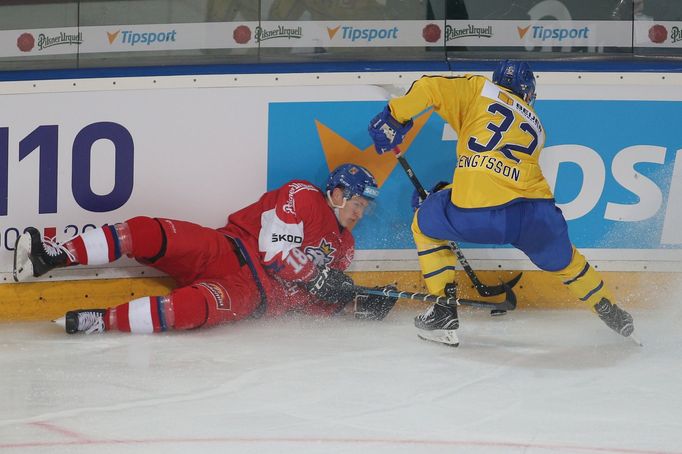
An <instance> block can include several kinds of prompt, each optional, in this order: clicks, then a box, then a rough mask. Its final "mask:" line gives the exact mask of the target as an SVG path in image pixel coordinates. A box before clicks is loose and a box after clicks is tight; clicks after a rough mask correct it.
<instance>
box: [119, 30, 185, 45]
mask: <svg viewBox="0 0 682 454" xmlns="http://www.w3.org/2000/svg"><path fill="white" fill-rule="evenodd" d="M176 38H177V31H176V30H175V29H173V30H169V31H161V32H142V33H140V32H134V31H132V30H116V31H115V32H107V39H108V40H109V44H110V45H113V44H125V45H128V46H131V47H132V46H135V45H142V46H151V45H152V44H154V43H169V42H175V41H176Z"/></svg>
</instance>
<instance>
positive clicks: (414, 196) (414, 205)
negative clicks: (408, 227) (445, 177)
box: [412, 181, 450, 210]
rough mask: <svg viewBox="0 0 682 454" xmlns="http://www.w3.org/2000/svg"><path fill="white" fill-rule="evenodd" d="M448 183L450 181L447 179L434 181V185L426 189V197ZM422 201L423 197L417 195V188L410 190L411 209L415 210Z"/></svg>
mask: <svg viewBox="0 0 682 454" xmlns="http://www.w3.org/2000/svg"><path fill="white" fill-rule="evenodd" d="M449 184H450V183H449V182H447V181H439V182H438V183H436V185H435V186H434V187H432V188H431V190H430V191H428V192H427V193H426V195H427V197H428V196H429V195H430V194H433V193H434V192H438V191H440V190H441V189H443V188H444V187H445V186H447V185H449ZM422 203H424V199H422V198H421V196H420V195H419V191H417V190H416V189H415V190H414V191H413V192H412V209H413V210H416V209H417V208H419V207H421V206H422Z"/></svg>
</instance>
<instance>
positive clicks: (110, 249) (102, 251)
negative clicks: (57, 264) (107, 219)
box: [64, 223, 132, 265]
mask: <svg viewBox="0 0 682 454" xmlns="http://www.w3.org/2000/svg"><path fill="white" fill-rule="evenodd" d="M131 243H132V241H131V238H130V231H129V229H128V225H127V224H126V223H122V224H115V225H105V226H104V227H100V228H98V229H93V230H88V231H87V232H85V233H83V234H81V235H78V236H77V237H75V238H74V239H72V240H69V241H67V242H66V243H65V244H64V247H65V248H66V249H67V250H68V251H69V252H71V254H72V255H73V257H74V260H71V258H69V262H68V264H73V263H80V264H81V265H103V264H105V263H110V262H113V261H114V260H116V259H118V258H119V257H121V255H124V254H127V253H129V252H130V251H131V249H132V247H131Z"/></svg>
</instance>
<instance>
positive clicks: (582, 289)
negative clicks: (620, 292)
mask: <svg viewBox="0 0 682 454" xmlns="http://www.w3.org/2000/svg"><path fill="white" fill-rule="evenodd" d="M550 273H551V274H554V275H555V276H557V277H558V278H559V279H561V281H562V282H563V284H564V285H565V286H567V287H568V289H569V290H570V291H571V293H573V294H574V295H575V296H576V297H577V298H578V299H579V300H580V301H583V302H585V303H586V304H587V305H588V306H589V307H590V309H592V310H594V305H595V304H597V303H598V302H599V301H601V299H602V298H606V299H608V300H609V301H611V302H613V297H612V296H611V292H610V291H609V289H608V288H607V287H606V284H605V283H604V280H603V279H602V277H601V275H600V274H599V273H598V272H597V271H596V270H595V269H594V268H592V266H591V265H590V264H589V263H587V260H586V259H585V257H584V256H583V255H582V254H581V253H580V252H578V250H577V249H576V248H575V246H574V247H573V257H572V258H571V263H569V264H568V266H567V267H566V268H564V269H563V270H560V271H550Z"/></svg>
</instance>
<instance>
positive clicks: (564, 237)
mask: <svg viewBox="0 0 682 454" xmlns="http://www.w3.org/2000/svg"><path fill="white" fill-rule="evenodd" d="M524 206H525V209H524V213H523V217H522V219H521V220H520V222H519V225H520V226H521V227H520V230H519V236H518V240H516V241H515V242H514V243H513V245H514V246H515V247H517V248H519V249H520V250H521V251H523V252H524V253H525V254H526V255H527V256H528V258H530V260H531V261H532V262H533V263H534V264H535V265H536V266H537V267H538V268H540V269H541V270H544V271H547V272H549V273H551V274H552V275H554V276H556V277H557V278H558V279H560V280H561V282H562V283H563V284H564V285H565V286H566V287H567V288H568V290H569V291H570V292H571V293H572V294H573V295H575V296H576V297H577V298H578V299H579V300H580V301H582V302H584V303H585V304H587V305H588V307H590V308H591V309H592V310H593V311H594V312H596V313H597V314H598V315H599V318H600V319H601V320H602V321H604V323H606V325H607V326H608V327H609V328H611V329H613V330H614V331H616V332H617V333H619V334H621V335H623V336H626V337H627V336H629V335H630V334H632V331H633V330H634V324H633V320H632V316H630V314H628V313H627V312H626V311H624V310H623V309H621V308H620V307H618V306H617V305H616V304H613V303H612V302H613V301H614V299H613V296H612V295H611V292H610V291H609V289H608V287H607V286H606V284H605V283H604V280H603V279H602V276H601V274H600V273H599V272H598V271H597V270H595V269H594V268H593V267H592V266H591V265H590V264H589V263H588V262H587V260H586V259H585V257H584V256H583V255H582V254H581V253H580V252H579V251H578V250H577V249H576V248H575V247H574V246H573V244H572V243H571V241H570V239H569V236H568V226H567V224H566V220H565V219H564V217H563V214H562V213H561V210H559V209H558V208H557V207H556V206H555V205H554V204H553V203H551V202H549V201H548V202H530V203H527V204H524Z"/></svg>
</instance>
